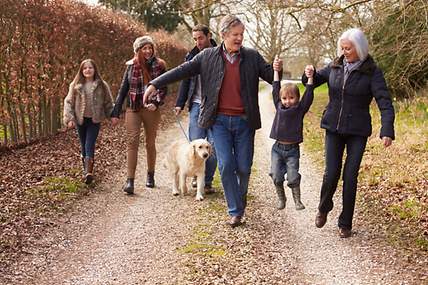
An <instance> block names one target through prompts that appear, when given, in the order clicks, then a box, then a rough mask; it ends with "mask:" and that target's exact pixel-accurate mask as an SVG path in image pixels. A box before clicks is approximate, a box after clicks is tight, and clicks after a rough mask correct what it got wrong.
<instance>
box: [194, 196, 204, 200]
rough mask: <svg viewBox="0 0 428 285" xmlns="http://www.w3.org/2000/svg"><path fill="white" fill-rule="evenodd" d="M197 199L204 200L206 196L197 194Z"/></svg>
mask: <svg viewBox="0 0 428 285" xmlns="http://www.w3.org/2000/svg"><path fill="white" fill-rule="evenodd" d="M195 199H196V201H202V200H204V196H202V195H196V198H195Z"/></svg>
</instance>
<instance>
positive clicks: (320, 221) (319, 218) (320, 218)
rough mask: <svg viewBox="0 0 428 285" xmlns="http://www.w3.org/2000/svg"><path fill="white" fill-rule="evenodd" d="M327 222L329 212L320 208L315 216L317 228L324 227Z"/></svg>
mask: <svg viewBox="0 0 428 285" xmlns="http://www.w3.org/2000/svg"><path fill="white" fill-rule="evenodd" d="M326 222H327V213H323V212H320V211H319V210H318V213H317V215H316V217H315V226H316V227H317V228H322V227H324V225H325V223H326Z"/></svg>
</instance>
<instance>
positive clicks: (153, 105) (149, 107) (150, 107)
mask: <svg viewBox="0 0 428 285" xmlns="http://www.w3.org/2000/svg"><path fill="white" fill-rule="evenodd" d="M144 107H146V108H147V109H148V110H149V111H155V110H156V109H157V107H156V105H155V104H152V103H150V104H146V105H144Z"/></svg>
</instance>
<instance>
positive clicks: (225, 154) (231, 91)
mask: <svg viewBox="0 0 428 285" xmlns="http://www.w3.org/2000/svg"><path fill="white" fill-rule="evenodd" d="M244 31H245V26H244V24H243V23H242V22H241V20H240V19H239V18H238V17H236V16H233V15H227V16H225V17H224V18H223V19H222V20H221V23H220V33H221V35H222V37H223V43H222V44H221V45H220V46H218V47H213V48H207V49H204V50H203V51H201V52H200V53H198V54H197V55H196V56H195V57H194V58H193V59H192V60H191V61H188V62H185V63H183V64H181V65H180V66H178V67H176V68H174V69H172V70H170V71H169V72H167V73H165V74H164V76H160V77H158V78H156V79H155V80H153V81H151V82H150V84H151V86H149V87H148V88H147V90H146V92H145V94H144V96H145V98H148V97H149V95H150V94H152V93H153V92H154V91H155V90H156V89H158V88H159V87H161V86H165V85H167V84H170V83H173V82H176V81H178V80H182V79H185V78H189V77H192V76H195V75H198V74H199V75H200V77H201V95H202V98H201V107H200V114H199V119H198V123H199V126H200V127H202V128H211V131H212V134H213V138H214V145H215V148H216V153H217V159H218V163H219V169H220V175H221V182H222V184H223V189H224V195H225V197H226V201H227V206H228V212H229V215H230V216H231V219H230V221H229V224H230V225H231V226H232V227H236V226H239V225H240V224H241V220H242V217H243V215H244V212H245V207H246V204H247V203H246V201H247V190H248V182H249V178H250V173H251V166H252V163H253V153H254V134H255V131H256V130H257V129H259V128H260V127H261V120H260V110H259V104H258V92H259V88H258V87H259V86H258V85H259V78H262V79H263V80H265V81H266V82H268V83H270V84H272V81H273V67H272V65H270V64H268V63H266V61H265V60H264V59H263V57H262V56H261V55H260V54H259V53H258V52H257V51H256V50H254V49H251V48H246V47H243V46H242V41H243V38H244ZM276 65H278V66H280V65H282V61H281V60H279V61H277V62H276ZM279 68H281V67H279Z"/></svg>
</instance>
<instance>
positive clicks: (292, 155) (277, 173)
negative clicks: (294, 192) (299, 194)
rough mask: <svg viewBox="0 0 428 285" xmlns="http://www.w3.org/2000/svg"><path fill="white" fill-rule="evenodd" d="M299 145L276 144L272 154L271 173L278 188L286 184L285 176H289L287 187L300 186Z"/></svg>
mask: <svg viewBox="0 0 428 285" xmlns="http://www.w3.org/2000/svg"><path fill="white" fill-rule="evenodd" d="M299 158H300V148H299V145H298V144H297V145H296V144H294V145H286V144H281V143H279V142H275V143H274V145H273V146H272V152H271V173H270V176H271V177H272V179H273V183H274V184H275V185H277V186H282V185H283V184H284V175H285V174H287V186H288V187H290V188H294V187H298V186H300V179H301V175H300V174H299Z"/></svg>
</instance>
